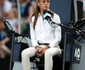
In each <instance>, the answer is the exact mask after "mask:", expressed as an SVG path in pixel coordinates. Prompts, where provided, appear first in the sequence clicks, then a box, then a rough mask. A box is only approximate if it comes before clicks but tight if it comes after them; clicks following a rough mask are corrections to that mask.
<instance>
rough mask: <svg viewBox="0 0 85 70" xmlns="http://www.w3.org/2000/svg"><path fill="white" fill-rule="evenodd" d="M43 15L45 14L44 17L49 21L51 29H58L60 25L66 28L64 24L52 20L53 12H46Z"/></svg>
mask: <svg viewBox="0 0 85 70" xmlns="http://www.w3.org/2000/svg"><path fill="white" fill-rule="evenodd" d="M43 14H44V15H43V17H44V19H46V20H47V21H48V23H49V24H50V26H51V27H53V28H56V27H57V26H58V25H59V26H64V25H63V24H59V23H56V22H54V21H53V20H52V16H51V15H52V12H51V11H46V10H44V12H43Z"/></svg>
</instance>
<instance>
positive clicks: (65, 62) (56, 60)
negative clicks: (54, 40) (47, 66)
mask: <svg viewBox="0 0 85 70" xmlns="http://www.w3.org/2000/svg"><path fill="white" fill-rule="evenodd" d="M73 42H74V38H73V35H72V34H71V33H70V32H69V29H66V28H63V27H62V40H61V42H60V44H59V46H60V48H61V50H62V54H61V55H60V56H58V55H55V56H53V69H52V70H69V69H70V62H71V58H72V56H71V52H72V46H73ZM30 61H31V62H34V63H36V67H37V68H38V70H44V56H43V57H38V56H34V57H31V58H30ZM33 69H35V67H34V68H33Z"/></svg>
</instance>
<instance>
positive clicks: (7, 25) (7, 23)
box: [2, 20, 13, 31]
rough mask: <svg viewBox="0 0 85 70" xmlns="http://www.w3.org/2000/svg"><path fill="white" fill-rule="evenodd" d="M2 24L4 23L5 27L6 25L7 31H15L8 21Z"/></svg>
mask: <svg viewBox="0 0 85 70" xmlns="http://www.w3.org/2000/svg"><path fill="white" fill-rule="evenodd" d="M2 22H3V23H4V25H5V29H7V30H9V31H13V28H12V26H11V24H10V23H9V22H8V21H6V20H3V21H2Z"/></svg>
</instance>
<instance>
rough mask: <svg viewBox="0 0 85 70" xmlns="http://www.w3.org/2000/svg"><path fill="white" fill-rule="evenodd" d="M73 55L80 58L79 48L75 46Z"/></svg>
mask: <svg viewBox="0 0 85 70" xmlns="http://www.w3.org/2000/svg"><path fill="white" fill-rule="evenodd" d="M74 57H76V58H78V59H79V58H80V48H75V53H74Z"/></svg>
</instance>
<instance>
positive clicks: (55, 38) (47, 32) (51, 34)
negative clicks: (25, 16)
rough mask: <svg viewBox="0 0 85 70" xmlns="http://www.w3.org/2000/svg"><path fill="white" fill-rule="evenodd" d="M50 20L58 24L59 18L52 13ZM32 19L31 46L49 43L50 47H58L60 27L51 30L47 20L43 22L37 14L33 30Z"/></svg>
mask: <svg viewBox="0 0 85 70" xmlns="http://www.w3.org/2000/svg"><path fill="white" fill-rule="evenodd" d="M52 20H53V21H54V22H56V23H59V24H60V23H61V22H60V17H59V16H58V15H57V14H55V13H54V17H53V18H52ZM33 23H34V17H32V22H31V23H30V30H31V31H30V32H31V41H32V44H33V46H36V45H38V43H37V42H40V43H49V46H50V47H55V46H58V44H59V42H60V41H61V27H60V26H57V27H56V28H52V27H51V26H50V24H49V23H48V21H47V20H45V19H44V20H43V18H42V16H41V15H40V14H39V15H38V19H37V23H36V26H35V30H34V29H33Z"/></svg>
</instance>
